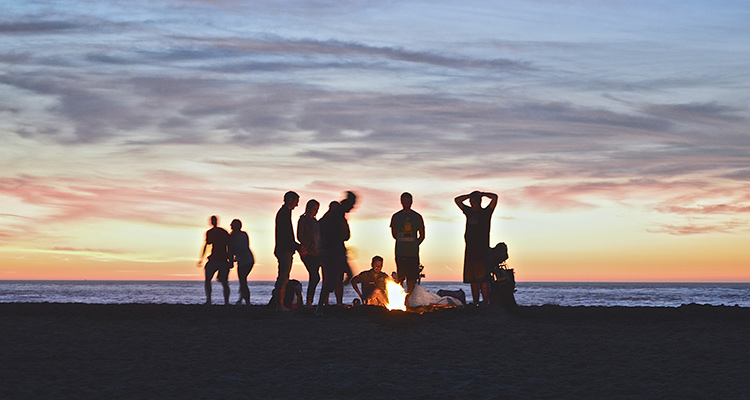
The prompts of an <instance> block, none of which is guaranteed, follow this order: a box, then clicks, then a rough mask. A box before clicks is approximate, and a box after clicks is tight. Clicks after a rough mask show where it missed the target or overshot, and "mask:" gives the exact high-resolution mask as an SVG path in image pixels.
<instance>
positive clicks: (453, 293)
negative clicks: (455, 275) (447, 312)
mask: <svg viewBox="0 0 750 400" xmlns="http://www.w3.org/2000/svg"><path fill="white" fill-rule="evenodd" d="M437 295H438V296H441V297H445V296H450V297H453V298H456V299H458V300H459V301H461V304H463V305H466V292H464V290H463V289H458V290H444V289H440V290H438V291H437Z"/></svg>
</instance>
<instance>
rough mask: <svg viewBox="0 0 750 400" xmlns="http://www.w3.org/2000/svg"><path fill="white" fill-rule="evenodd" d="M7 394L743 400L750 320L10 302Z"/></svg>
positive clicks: (705, 309) (714, 315) (553, 310)
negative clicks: (318, 313) (323, 312)
mask: <svg viewBox="0 0 750 400" xmlns="http://www.w3.org/2000/svg"><path fill="white" fill-rule="evenodd" d="M0 320H1V321H2V326H1V327H0V335H2V339H3V340H2V342H0V343H2V344H0V354H1V355H2V359H3V362H2V363H0V377H2V386H1V387H0V398H3V399H31V398H33V399H37V398H55V399H63V398H110V399H111V398H123V399H130V398H153V399H157V398H159V399H185V398H191V399H192V398H195V399H202V398H206V399H208V398H278V399H290V398H425V399H434V398H472V399H490V398H511V399H537V398H539V399H559V398H571V399H581V398H591V399H605V398H607V399H620V398H621V399H642V398H674V399H747V398H750V385H748V383H747V373H748V371H750V339H749V336H748V332H750V309H748V308H739V307H714V306H699V305H688V306H683V307H679V308H621V307H610V308H603V307H557V306H541V307H520V308H518V310H517V312H515V313H512V314H511V313H507V312H504V311H502V310H493V309H477V308H464V309H440V310H436V311H430V310H427V312H424V313H422V314H420V313H416V312H406V313H404V312H388V311H386V310H384V309H380V308H372V307H355V308H343V307H341V308H336V307H331V308H329V309H328V310H327V313H326V317H324V318H318V317H315V316H313V314H312V312H310V311H302V312H287V313H278V312H275V311H272V310H269V309H268V308H267V307H262V306H250V307H247V306H244V307H241V306H230V307H223V306H212V307H205V306H197V305H195V306H192V305H136V304H132V305H86V304H0Z"/></svg>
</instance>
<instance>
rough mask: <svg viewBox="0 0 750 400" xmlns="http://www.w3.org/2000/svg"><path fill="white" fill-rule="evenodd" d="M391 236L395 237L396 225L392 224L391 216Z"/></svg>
mask: <svg viewBox="0 0 750 400" xmlns="http://www.w3.org/2000/svg"><path fill="white" fill-rule="evenodd" d="M394 215H395V214H394ZM391 236H393V238H394V239H396V226H395V225H394V224H393V217H391Z"/></svg>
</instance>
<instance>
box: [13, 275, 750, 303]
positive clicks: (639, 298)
mask: <svg viewBox="0 0 750 400" xmlns="http://www.w3.org/2000/svg"><path fill="white" fill-rule="evenodd" d="M422 285H423V286H424V288H425V289H427V290H428V291H430V292H433V293H435V292H437V291H438V290H440V289H447V290H457V289H463V290H464V292H466V297H467V300H470V299H471V291H470V289H469V286H468V285H466V284H464V283H460V282H423V284H422ZM230 286H231V290H232V295H231V301H232V303H234V301H235V300H236V299H237V298H238V297H239V295H238V286H237V282H236V281H233V282H230ZM303 286H304V287H305V289H306V288H307V282H303ZM272 289H273V282H272V281H255V282H251V285H250V296H251V303H252V304H258V305H261V304H266V303H268V300H269V299H270V297H271V290H272ZM318 289H319V287H318ZM516 290H517V291H516V301H517V302H518V304H520V305H528V306H531V305H544V304H555V305H561V306H626V307H636V306H645V307H679V306H680V305H682V304H690V303H697V304H710V305H727V306H734V305H738V306H740V307H750V283H588V282H587V283H547V282H519V283H518V284H517V287H516ZM221 293H222V289H221V285H219V284H218V282H214V283H213V301H214V304H218V303H221V302H222V294H221ZM355 296H356V293H354V291H353V290H352V289H351V287H346V290H345V292H344V302H345V303H347V304H351V302H352V300H353V299H354V297H355ZM315 298H316V303H317V294H316V297H315ZM331 300H332V303H333V302H335V301H333V300H334V297H333V295H331ZM204 301H205V295H204V292H203V282H201V281H0V303H20V302H29V303H42V302H50V303H91V304H120V303H152V304H159V303H163V304H202V303H203V302H204Z"/></svg>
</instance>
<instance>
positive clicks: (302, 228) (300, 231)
mask: <svg viewBox="0 0 750 400" xmlns="http://www.w3.org/2000/svg"><path fill="white" fill-rule="evenodd" d="M310 236H312V232H310V230H309V228H308V226H307V224H306V223H305V222H304V221H303V217H299V220H297V240H298V241H299V244H300V247H299V250H298V252H299V255H300V256H302V257H304V256H306V255H307V250H308V249H307V247H308V246H309V244H310V238H309V237H310Z"/></svg>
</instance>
